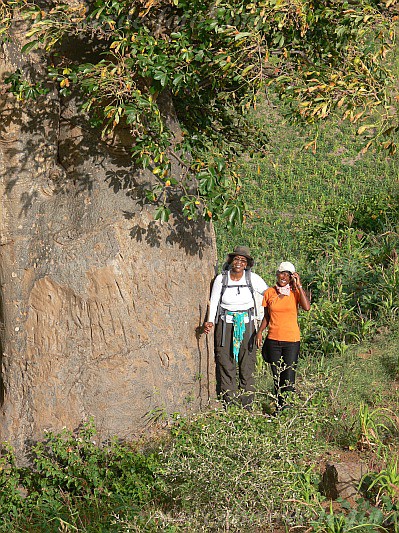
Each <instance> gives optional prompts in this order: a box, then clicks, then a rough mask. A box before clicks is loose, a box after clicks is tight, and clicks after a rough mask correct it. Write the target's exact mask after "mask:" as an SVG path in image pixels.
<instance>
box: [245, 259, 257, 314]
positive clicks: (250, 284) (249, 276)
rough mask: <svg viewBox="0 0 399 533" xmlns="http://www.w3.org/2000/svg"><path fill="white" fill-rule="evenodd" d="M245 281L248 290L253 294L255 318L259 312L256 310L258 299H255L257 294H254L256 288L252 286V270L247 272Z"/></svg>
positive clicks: (248, 269)
mask: <svg viewBox="0 0 399 533" xmlns="http://www.w3.org/2000/svg"><path fill="white" fill-rule="evenodd" d="M245 281H246V282H247V286H248V289H249V290H250V291H251V294H252V300H253V301H254V317H255V316H258V310H257V309H256V299H255V294H254V288H253V286H252V280H251V269H250V268H247V269H246V270H245Z"/></svg>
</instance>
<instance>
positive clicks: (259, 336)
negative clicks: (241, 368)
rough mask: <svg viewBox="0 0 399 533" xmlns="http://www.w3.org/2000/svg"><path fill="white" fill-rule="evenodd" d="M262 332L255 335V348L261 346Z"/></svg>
mask: <svg viewBox="0 0 399 533" xmlns="http://www.w3.org/2000/svg"><path fill="white" fill-rule="evenodd" d="M262 340H263V339H262V332H261V331H258V333H257V334H256V335H255V344H256V346H257V348H260V347H261V346H262Z"/></svg>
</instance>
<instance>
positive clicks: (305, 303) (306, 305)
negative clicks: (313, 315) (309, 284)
mask: <svg viewBox="0 0 399 533" xmlns="http://www.w3.org/2000/svg"><path fill="white" fill-rule="evenodd" d="M291 282H292V287H293V289H294V290H296V291H298V293H299V305H300V306H301V307H302V309H303V310H304V311H309V309H310V300H309V298H308V295H307V294H306V292H305V291H304V288H303V287H302V283H301V278H300V277H299V274H298V272H294V274H292V276H291Z"/></svg>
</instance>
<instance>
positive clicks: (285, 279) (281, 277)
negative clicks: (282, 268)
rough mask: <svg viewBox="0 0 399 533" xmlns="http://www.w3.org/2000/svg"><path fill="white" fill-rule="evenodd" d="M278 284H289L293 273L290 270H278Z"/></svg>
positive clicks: (282, 285)
mask: <svg viewBox="0 0 399 533" xmlns="http://www.w3.org/2000/svg"><path fill="white" fill-rule="evenodd" d="M276 276H277V285H279V286H280V287H284V286H285V285H289V283H290V281H291V274H290V272H278V271H277V274H276Z"/></svg>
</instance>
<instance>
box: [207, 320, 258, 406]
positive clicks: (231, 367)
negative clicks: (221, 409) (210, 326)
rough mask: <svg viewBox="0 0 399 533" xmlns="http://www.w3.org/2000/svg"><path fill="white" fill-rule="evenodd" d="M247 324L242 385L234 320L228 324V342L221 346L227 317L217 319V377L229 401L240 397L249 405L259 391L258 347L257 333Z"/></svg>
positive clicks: (221, 392)
mask: <svg viewBox="0 0 399 533" xmlns="http://www.w3.org/2000/svg"><path fill="white" fill-rule="evenodd" d="M245 326H246V327H245V334H244V339H243V341H242V343H241V347H240V352H239V354H238V381H239V387H238V385H237V363H236V361H235V358H234V355H233V324H225V327H226V334H225V343H224V346H221V344H222V330H223V321H222V320H219V322H218V323H217V325H216V330H215V356H216V378H217V387H218V393H219V394H220V396H221V397H222V399H223V400H224V401H225V402H226V403H227V404H228V403H230V402H232V401H234V400H235V399H236V398H238V397H239V398H240V401H241V404H242V406H243V407H246V408H249V407H250V405H251V404H252V402H253V398H254V391H255V378H254V372H255V365H256V350H255V349H254V335H255V333H254V332H253V333H252V334H251V331H250V329H251V328H250V324H249V323H248V324H245ZM252 326H253V324H252ZM252 330H253V327H252ZM239 389H240V391H239Z"/></svg>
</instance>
